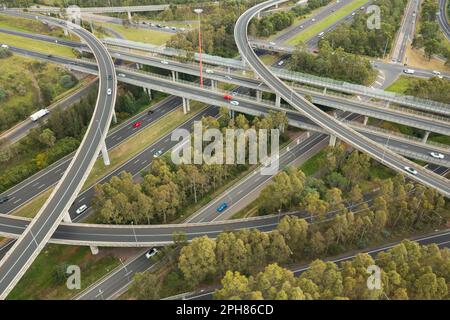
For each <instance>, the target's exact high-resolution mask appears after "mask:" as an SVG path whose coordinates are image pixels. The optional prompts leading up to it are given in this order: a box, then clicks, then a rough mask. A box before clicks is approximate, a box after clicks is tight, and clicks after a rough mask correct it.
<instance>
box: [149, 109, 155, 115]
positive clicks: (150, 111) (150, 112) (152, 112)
mask: <svg viewBox="0 0 450 320" xmlns="http://www.w3.org/2000/svg"><path fill="white" fill-rule="evenodd" d="M154 113H155V111H153V110H148V112H147V114H154Z"/></svg>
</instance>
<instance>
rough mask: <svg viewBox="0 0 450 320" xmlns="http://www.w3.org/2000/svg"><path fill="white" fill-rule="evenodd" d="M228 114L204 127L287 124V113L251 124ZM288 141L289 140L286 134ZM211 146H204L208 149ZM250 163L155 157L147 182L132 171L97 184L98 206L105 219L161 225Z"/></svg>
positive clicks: (205, 122) (146, 174) (209, 120)
mask: <svg viewBox="0 0 450 320" xmlns="http://www.w3.org/2000/svg"><path fill="white" fill-rule="evenodd" d="M221 115H222V117H220V120H217V119H215V118H212V117H205V118H203V119H202V122H203V128H209V129H211V128H216V129H219V130H221V131H223V132H224V131H225V130H226V128H236V129H244V130H246V129H248V128H250V127H254V128H255V129H257V130H259V129H273V128H283V127H284V128H286V127H287V117H286V115H285V114H283V113H271V114H269V115H268V116H266V117H264V118H262V119H260V118H254V119H253V122H252V123H250V122H249V121H248V120H247V118H245V116H244V115H238V116H237V117H236V119H231V118H230V117H229V115H228V112H227V111H226V110H225V109H222V112H221ZM285 139H286V138H285ZM205 146H206V144H205V145H204V147H205ZM248 166H249V165H247V164H236V165H208V164H202V165H194V164H183V165H179V166H176V165H174V164H173V163H172V162H171V161H170V160H168V159H166V158H165V157H163V158H159V159H154V160H153V162H152V164H151V166H150V168H149V170H148V172H144V173H143V174H142V180H143V181H142V182H141V183H134V182H133V179H132V176H131V175H130V174H129V173H122V174H121V175H120V176H119V177H113V178H112V179H111V181H110V182H108V183H105V184H102V185H96V186H95V198H94V200H93V204H94V208H95V210H96V211H98V212H99V213H100V214H99V217H98V221H97V222H99V223H109V224H130V223H134V224H156V223H168V222H171V221H174V220H176V219H178V218H180V216H182V215H183V214H184V213H185V211H186V208H187V207H189V206H193V205H194V206H195V204H197V203H198V202H200V201H201V200H202V199H203V198H205V197H207V196H208V195H209V194H210V193H212V192H214V191H215V190H217V189H219V188H220V187H221V186H222V185H224V184H226V183H228V182H229V181H231V180H232V179H233V178H235V177H236V176H238V175H239V174H240V173H242V172H244V171H245V170H246V169H247V168H248Z"/></svg>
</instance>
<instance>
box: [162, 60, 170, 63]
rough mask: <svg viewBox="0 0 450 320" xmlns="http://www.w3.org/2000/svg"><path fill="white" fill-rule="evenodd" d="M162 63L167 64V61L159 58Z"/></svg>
mask: <svg viewBox="0 0 450 320" xmlns="http://www.w3.org/2000/svg"><path fill="white" fill-rule="evenodd" d="M161 63H162V64H169V62H167V61H166V60H161Z"/></svg>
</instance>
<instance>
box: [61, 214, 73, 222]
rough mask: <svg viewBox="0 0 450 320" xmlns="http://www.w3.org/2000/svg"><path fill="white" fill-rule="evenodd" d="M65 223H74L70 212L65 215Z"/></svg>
mask: <svg viewBox="0 0 450 320" xmlns="http://www.w3.org/2000/svg"><path fill="white" fill-rule="evenodd" d="M63 222H66V223H71V222H72V218H71V217H70V214H69V212H66V214H65V215H64V218H63Z"/></svg>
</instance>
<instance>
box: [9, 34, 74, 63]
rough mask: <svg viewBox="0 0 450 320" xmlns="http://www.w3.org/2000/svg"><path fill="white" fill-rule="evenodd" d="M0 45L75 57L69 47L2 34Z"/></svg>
mask: <svg viewBox="0 0 450 320" xmlns="http://www.w3.org/2000/svg"><path fill="white" fill-rule="evenodd" d="M0 43H5V44H7V45H9V46H14V47H19V48H22V49H26V50H33V51H36V52H40V53H45V54H54V55H58V56H63V57H69V58H73V57H75V55H74V53H73V52H72V49H71V48H69V47H65V46H60V45H57V44H54V43H49V42H44V41H39V40H33V39H28V38H23V37H19V36H13V35H9V34H4V33H0Z"/></svg>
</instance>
